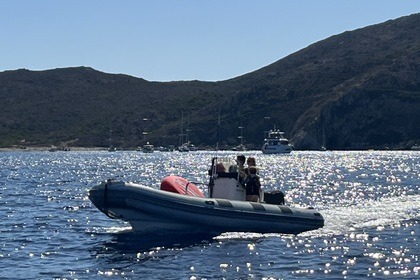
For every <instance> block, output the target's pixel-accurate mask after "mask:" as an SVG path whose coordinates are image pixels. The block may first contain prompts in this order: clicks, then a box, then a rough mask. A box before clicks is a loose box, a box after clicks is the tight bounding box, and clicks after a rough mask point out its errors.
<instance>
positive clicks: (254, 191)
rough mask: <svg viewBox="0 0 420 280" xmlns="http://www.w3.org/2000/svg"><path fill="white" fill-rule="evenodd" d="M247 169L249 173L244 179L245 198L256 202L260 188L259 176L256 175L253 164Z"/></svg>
mask: <svg viewBox="0 0 420 280" xmlns="http://www.w3.org/2000/svg"><path fill="white" fill-rule="evenodd" d="M248 171H249V175H248V176H247V177H246V180H245V187H246V200H247V201H253V202H258V200H259V197H260V190H261V183H260V177H259V176H258V175H257V168H256V167H255V166H250V167H249V168H248Z"/></svg>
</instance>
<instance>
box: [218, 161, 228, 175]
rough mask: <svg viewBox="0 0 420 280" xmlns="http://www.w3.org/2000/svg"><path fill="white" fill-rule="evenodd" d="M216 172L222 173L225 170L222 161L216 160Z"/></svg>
mask: <svg viewBox="0 0 420 280" xmlns="http://www.w3.org/2000/svg"><path fill="white" fill-rule="evenodd" d="M216 172H217V173H224V172H226V169H225V166H224V165H223V163H221V162H218V163H217V164H216Z"/></svg>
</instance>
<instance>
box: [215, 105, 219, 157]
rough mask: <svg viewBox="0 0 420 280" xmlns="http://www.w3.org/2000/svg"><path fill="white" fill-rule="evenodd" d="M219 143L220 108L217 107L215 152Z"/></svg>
mask: <svg viewBox="0 0 420 280" xmlns="http://www.w3.org/2000/svg"><path fill="white" fill-rule="evenodd" d="M219 142H220V107H219V115H218V117H217V141H216V151H218V150H219Z"/></svg>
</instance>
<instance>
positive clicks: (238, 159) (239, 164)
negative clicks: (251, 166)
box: [229, 155, 246, 186]
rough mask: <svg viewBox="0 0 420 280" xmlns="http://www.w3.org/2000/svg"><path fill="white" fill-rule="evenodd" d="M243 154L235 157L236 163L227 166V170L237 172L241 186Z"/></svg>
mask: <svg viewBox="0 0 420 280" xmlns="http://www.w3.org/2000/svg"><path fill="white" fill-rule="evenodd" d="M245 160H246V158H245V156H244V155H238V156H237V157H236V164H234V165H231V166H229V172H238V175H239V183H241V184H242V185H243V186H245V178H246V174H245V170H244V169H245V167H244V165H245Z"/></svg>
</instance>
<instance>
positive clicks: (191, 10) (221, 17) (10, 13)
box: [0, 0, 420, 81]
mask: <svg viewBox="0 0 420 280" xmlns="http://www.w3.org/2000/svg"><path fill="white" fill-rule="evenodd" d="M418 12H420V1H419V0H334V1H333V0H254V1H249V0H207V1H204V0H149V1H143V0H113V1H111V0H67V1H66V0H0V30H1V33H0V35H1V41H0V71H4V70H15V69H19V68H26V69H30V70H45V69H53V68H63V67H73V66H88V67H92V68H94V69H97V70H99V71H103V72H107V73H122V74H128V75H132V76H135V77H140V78H144V79H146V80H149V81H179V80H203V81H220V80H225V79H229V78H233V77H236V76H239V75H242V74H245V73H249V72H251V71H254V70H257V69H259V68H261V67H264V66H266V65H268V64H271V63H273V62H275V61H277V60H279V59H281V58H283V57H285V56H287V55H288V54H291V53H293V52H296V51H298V50H300V49H302V48H304V47H306V46H308V45H310V44H312V43H315V42H317V41H319V40H322V39H325V38H327V37H330V36H332V35H335V34H339V33H342V32H344V31H347V30H354V29H358V28H362V27H365V26H368V25H372V24H376V23H380V22H383V21H386V20H389V19H395V18H398V17H401V16H405V15H410V14H413V13H418Z"/></svg>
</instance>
